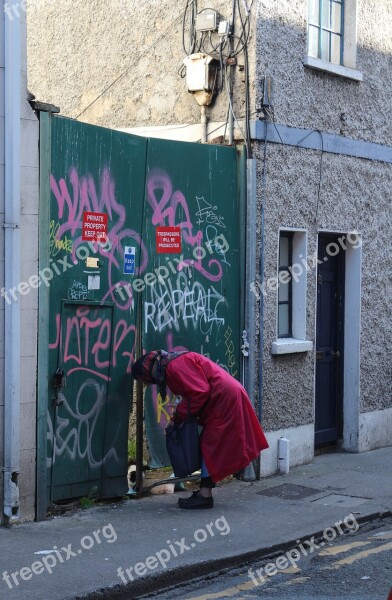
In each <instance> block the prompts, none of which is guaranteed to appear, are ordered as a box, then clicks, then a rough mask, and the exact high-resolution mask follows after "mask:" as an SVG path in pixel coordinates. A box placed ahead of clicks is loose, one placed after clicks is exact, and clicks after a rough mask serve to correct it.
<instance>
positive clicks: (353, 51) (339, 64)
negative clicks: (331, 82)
mask: <svg viewBox="0 0 392 600" xmlns="http://www.w3.org/2000/svg"><path fill="white" fill-rule="evenodd" d="M308 3H309V13H308V49H307V56H306V57H305V58H304V61H303V62H304V65H305V66H306V67H310V68H311V69H317V70H319V71H326V72H328V73H333V74H334V75H339V76H341V77H346V78H348V79H353V80H354V81H362V80H363V75H362V73H361V72H360V71H357V70H356V60H357V3H358V0H308Z"/></svg>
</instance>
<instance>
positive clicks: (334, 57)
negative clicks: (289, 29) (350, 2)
mask: <svg viewBox="0 0 392 600" xmlns="http://www.w3.org/2000/svg"><path fill="white" fill-rule="evenodd" d="M343 3H344V0H310V1H309V24H308V54H309V56H313V57H314V58H320V59H322V60H325V61H327V62H331V63H334V64H335V65H343V16H344V14H343Z"/></svg>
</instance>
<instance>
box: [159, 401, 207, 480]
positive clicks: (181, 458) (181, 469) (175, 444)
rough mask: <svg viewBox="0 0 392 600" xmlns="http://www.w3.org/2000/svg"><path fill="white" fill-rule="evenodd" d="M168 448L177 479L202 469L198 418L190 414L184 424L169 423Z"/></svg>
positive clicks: (167, 430)
mask: <svg viewBox="0 0 392 600" xmlns="http://www.w3.org/2000/svg"><path fill="white" fill-rule="evenodd" d="M166 448H167V452H168V454H169V458H170V462H171V464H172V467H173V472H174V475H175V476H176V477H187V475H191V474H192V473H193V472H194V471H198V470H199V469H200V467H201V452H200V441H199V425H198V421H197V417H192V416H191V414H190V408H189V400H188V416H187V418H186V420H185V421H183V422H182V423H178V424H177V423H169V425H168V426H167V427H166Z"/></svg>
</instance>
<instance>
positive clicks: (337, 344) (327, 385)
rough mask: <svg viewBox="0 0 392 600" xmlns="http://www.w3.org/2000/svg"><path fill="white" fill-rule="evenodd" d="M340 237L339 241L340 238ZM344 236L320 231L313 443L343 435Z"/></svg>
mask: <svg viewBox="0 0 392 600" xmlns="http://www.w3.org/2000/svg"><path fill="white" fill-rule="evenodd" d="M339 240H340V241H339ZM343 242H344V237H343V236H340V237H339V238H338V237H337V236H331V235H320V236H319V245H318V260H319V263H318V272H317V327H316V400H315V445H316V447H317V446H322V445H325V444H331V443H334V442H336V441H337V440H338V439H339V438H341V437H342V431H343V403H342V389H343V386H342V373H343V369H342V366H343V306H344V285H343V283H344V279H343V278H344V259H345V252H344V243H343Z"/></svg>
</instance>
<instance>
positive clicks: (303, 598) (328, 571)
mask: <svg viewBox="0 0 392 600" xmlns="http://www.w3.org/2000/svg"><path fill="white" fill-rule="evenodd" d="M391 588H392V520H391V519H389V520H387V521H385V522H384V523H383V525H382V526H381V527H380V524H379V522H378V523H377V524H374V525H372V524H368V525H363V526H361V527H360V528H359V529H358V531H356V532H354V531H352V532H351V533H349V534H345V535H339V536H337V537H336V539H334V540H333V541H328V540H325V541H321V542H319V543H318V544H314V543H312V540H311V538H310V539H309V540H308V541H307V542H303V543H302V547H301V546H300V545H297V547H293V549H292V550H289V551H286V552H285V553H283V554H282V555H281V556H280V557H279V556H274V557H273V558H271V559H269V560H268V559H267V560H263V561H261V562H259V563H254V564H252V565H247V566H246V567H244V568H242V569H236V570H231V571H227V572H225V573H222V574H216V575H212V576H209V577H206V578H203V579H202V580H200V579H199V580H196V581H194V582H191V583H189V584H186V585H181V586H178V587H175V586H173V587H172V588H171V589H170V590H167V591H165V592H161V593H155V594H154V595H153V597H154V598H160V599H161V600H169V599H170V600H175V599H181V600H219V599H221V598H233V599H237V600H238V599H240V598H243V599H244V600H245V599H248V598H249V599H250V598H263V599H264V600H277V599H279V600H292V598H295V599H296V600H313V599H317V600H332V599H335V598H337V599H340V600H354V599H355V600H387V599H388V594H389V591H390V589H391ZM143 597H147V596H143Z"/></svg>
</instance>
